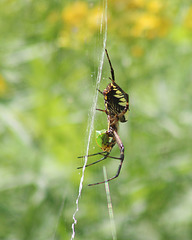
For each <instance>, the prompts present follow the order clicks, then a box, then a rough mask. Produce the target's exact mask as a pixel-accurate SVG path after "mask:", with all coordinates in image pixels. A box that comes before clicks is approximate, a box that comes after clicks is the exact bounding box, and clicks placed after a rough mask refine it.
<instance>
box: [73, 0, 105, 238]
mask: <svg viewBox="0 0 192 240" xmlns="http://www.w3.org/2000/svg"><path fill="white" fill-rule="evenodd" d="M100 35H103V39H102V40H103V41H102V45H103V46H102V53H101V59H100V63H99V68H98V73H97V81H96V87H95V89H98V88H99V86H100V82H101V75H102V69H103V62H104V56H105V48H106V42H107V0H103V14H102V18H101V25H100ZM97 99H98V91H97V90H95V95H94V98H93V103H92V107H91V114H90V120H89V126H88V128H87V132H88V140H87V149H86V155H88V153H89V146H90V141H91V136H92V132H93V129H94V121H95V113H96V105H97ZM86 164H87V156H86V157H85V162H84V165H83V168H82V176H81V180H80V184H79V194H78V196H77V199H76V210H75V212H74V214H73V223H72V226H71V227H72V235H71V240H72V239H74V238H75V225H76V224H77V219H76V214H77V212H78V211H79V199H80V197H81V193H82V189H83V181H84V175H85V166H86Z"/></svg>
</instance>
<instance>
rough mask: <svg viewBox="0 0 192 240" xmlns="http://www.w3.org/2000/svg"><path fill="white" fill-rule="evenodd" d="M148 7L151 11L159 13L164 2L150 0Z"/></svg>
mask: <svg viewBox="0 0 192 240" xmlns="http://www.w3.org/2000/svg"><path fill="white" fill-rule="evenodd" d="M147 8H148V10H149V11H150V12H151V13H158V12H159V11H160V10H161V9H162V3H161V2H160V1H157V0H154V1H149V2H148V4H147Z"/></svg>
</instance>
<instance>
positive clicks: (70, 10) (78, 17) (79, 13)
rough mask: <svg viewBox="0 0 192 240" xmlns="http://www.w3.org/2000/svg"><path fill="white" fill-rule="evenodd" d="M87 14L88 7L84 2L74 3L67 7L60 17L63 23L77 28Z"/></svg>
mask: <svg viewBox="0 0 192 240" xmlns="http://www.w3.org/2000/svg"><path fill="white" fill-rule="evenodd" d="M87 14H88V6H87V4H86V3H85V2H80V1H78V2H75V3H74V4H73V5H69V6H67V7H66V8H64V10H63V13H62V17H63V20H64V23H66V24H68V25H70V26H76V27H77V26H79V25H81V24H82V21H84V20H85V17H86V16H87Z"/></svg>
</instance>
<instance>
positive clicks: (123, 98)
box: [103, 82, 129, 122]
mask: <svg viewBox="0 0 192 240" xmlns="http://www.w3.org/2000/svg"><path fill="white" fill-rule="evenodd" d="M103 95H104V99H105V109H106V111H107V113H108V114H109V115H111V116H115V115H119V114H120V118H119V120H120V121H121V122H126V121H127V119H126V117H125V113H126V112H127V110H129V96H128V94H127V93H125V92H124V91H123V90H122V89H121V88H120V87H119V86H118V85H117V84H116V83H115V82H113V83H110V84H109V85H108V86H107V88H106V89H105V90H104V92H103ZM121 113H122V115H121Z"/></svg>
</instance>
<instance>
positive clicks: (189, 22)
mask: <svg viewBox="0 0 192 240" xmlns="http://www.w3.org/2000/svg"><path fill="white" fill-rule="evenodd" d="M184 26H185V27H187V28H189V29H192V7H190V8H189V10H188V12H187V14H186V17H185V20H184Z"/></svg>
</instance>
